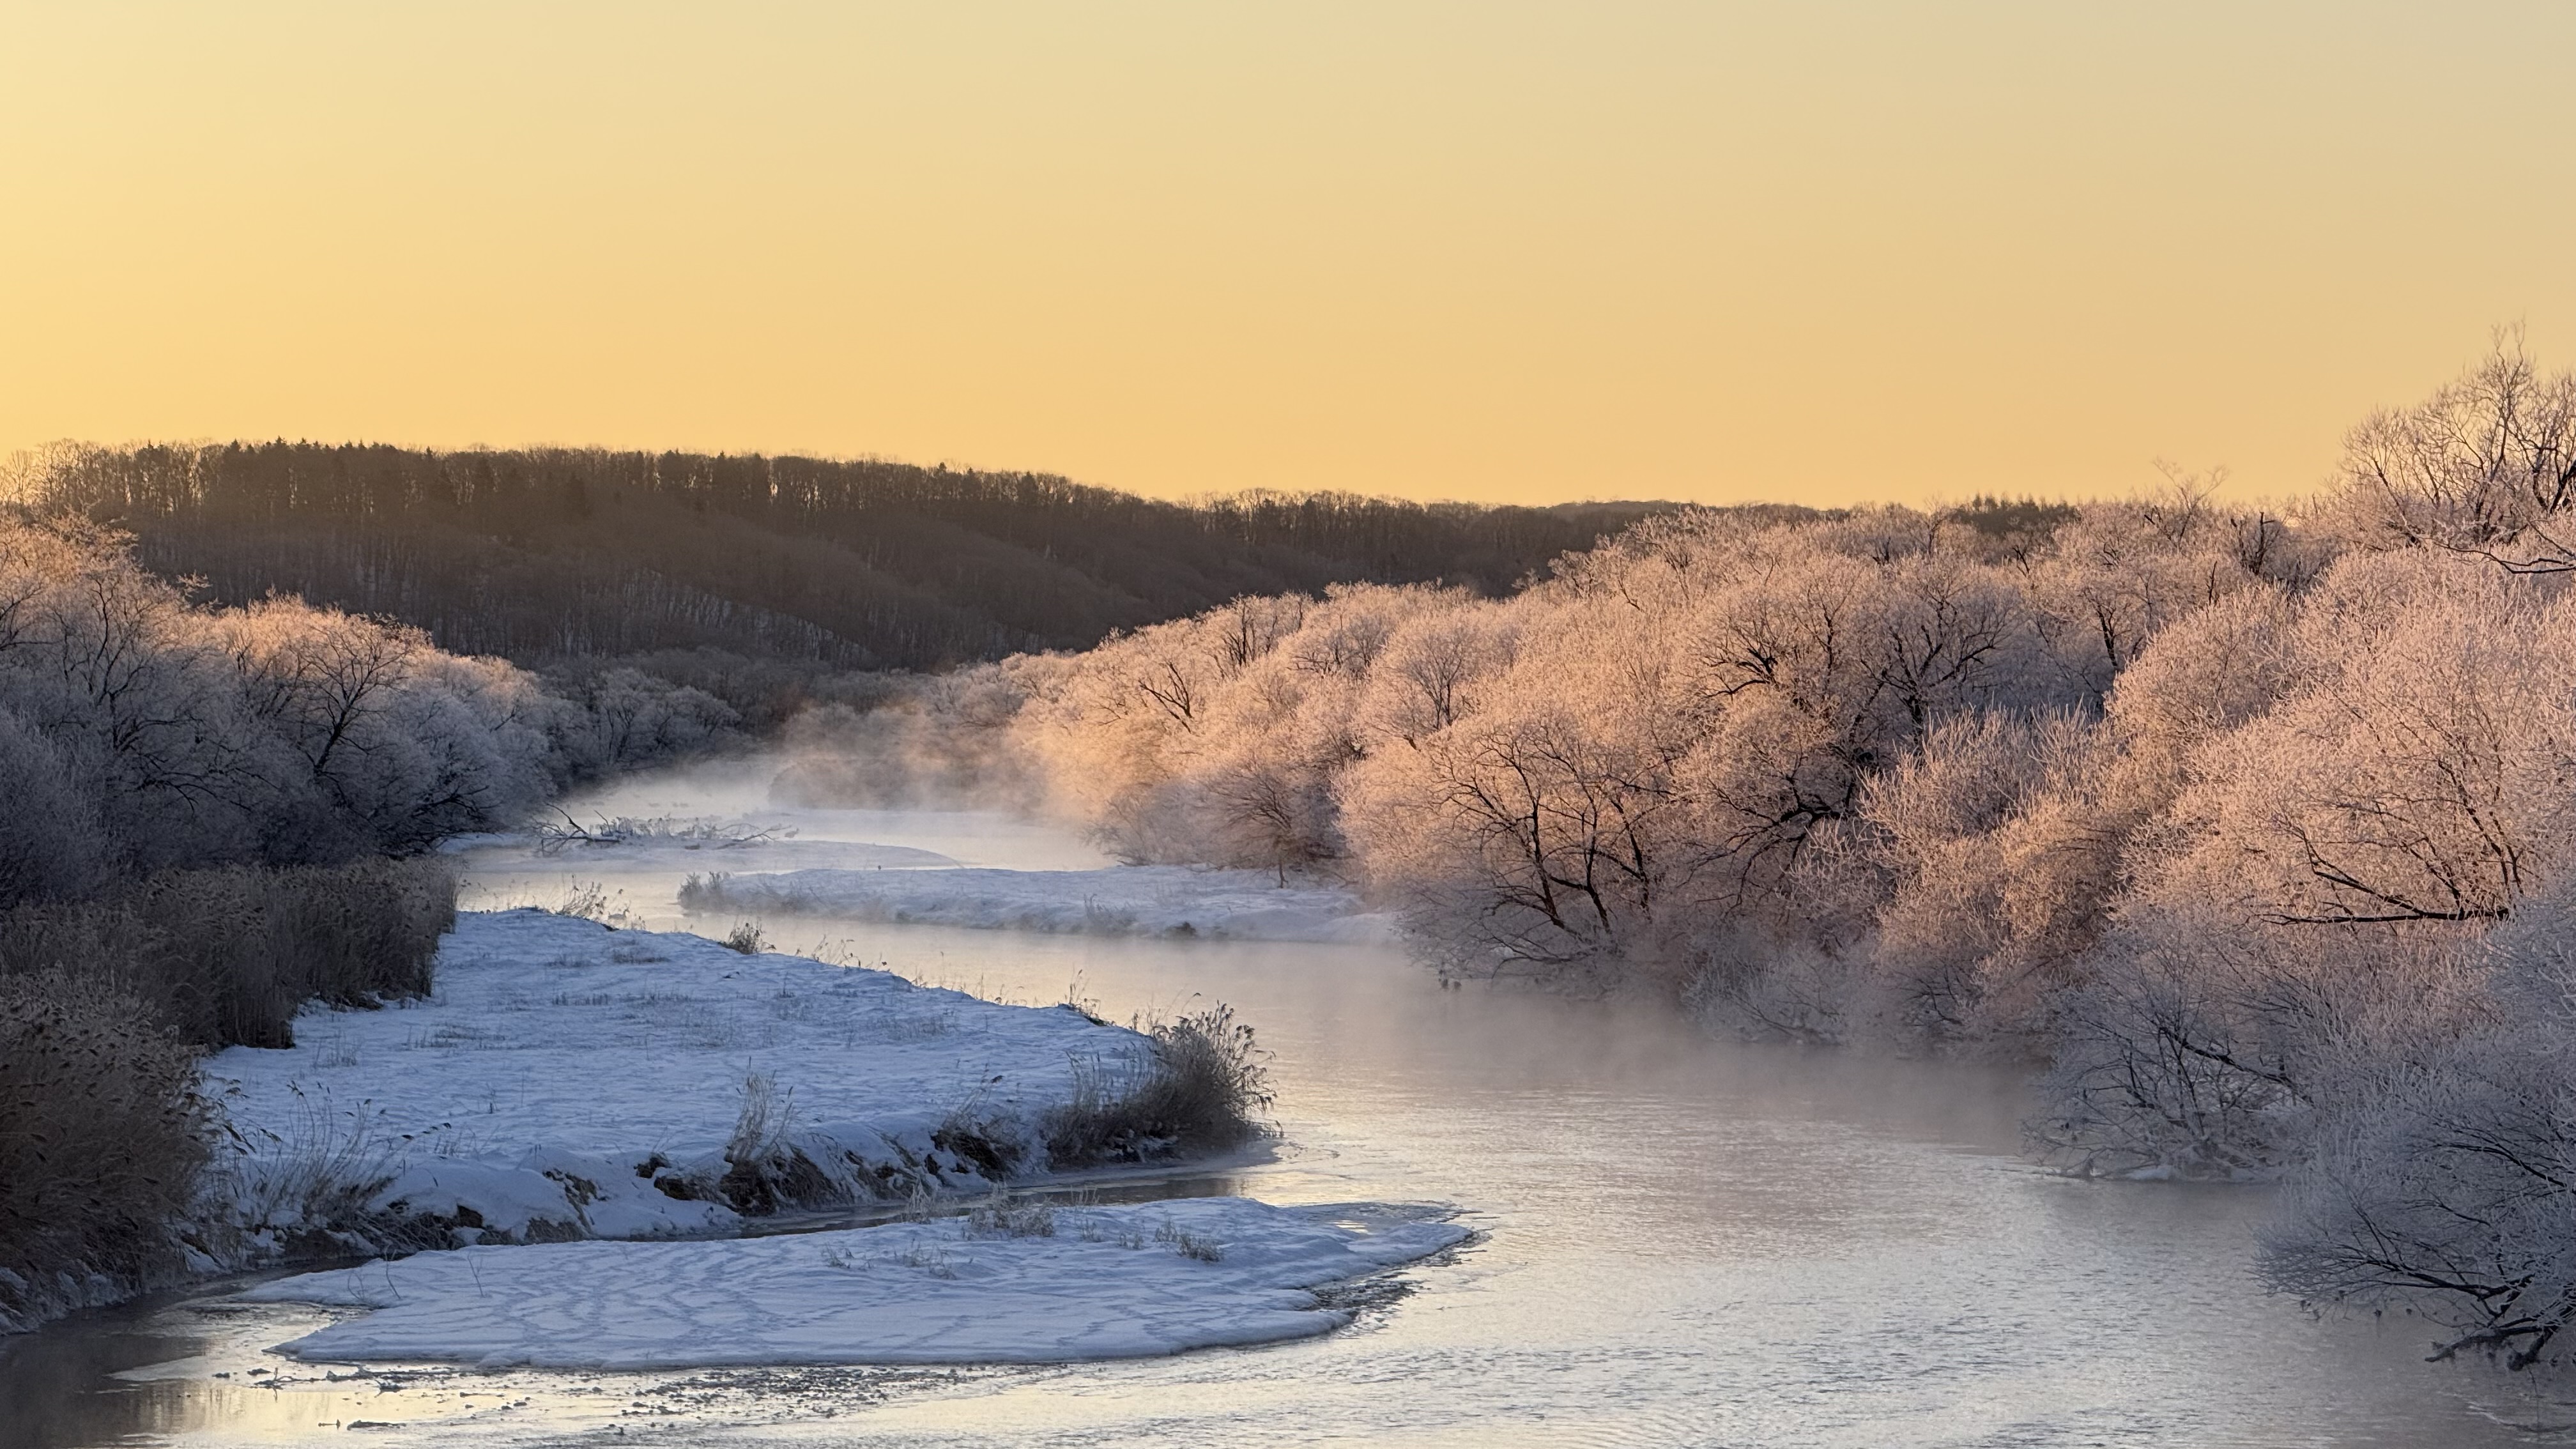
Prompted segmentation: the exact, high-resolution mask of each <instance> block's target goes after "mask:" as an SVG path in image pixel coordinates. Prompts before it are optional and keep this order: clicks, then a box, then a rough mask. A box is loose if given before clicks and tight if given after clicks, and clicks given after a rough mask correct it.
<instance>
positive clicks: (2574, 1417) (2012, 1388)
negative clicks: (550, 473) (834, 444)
mask: <svg viewBox="0 0 2576 1449" xmlns="http://www.w3.org/2000/svg"><path fill="white" fill-rule="evenodd" d="M757 784H758V782H757V780H756V779H751V778H733V779H727V778H722V777H719V778H716V779H714V780H707V779H704V778H701V779H697V780H691V781H686V782H658V783H648V784H646V785H640V786H630V787H628V788H626V789H625V790H622V791H621V792H620V797H621V798H619V799H617V800H615V801H612V802H610V808H612V809H614V810H620V811H634V812H651V811H659V810H676V811H677V812H678V813H686V814H700V813H708V812H710V811H714V810H718V809H739V808H745V807H746V806H749V805H752V804H756V802H757ZM798 823H800V824H801V825H802V826H803V827H804V828H805V830H806V836H805V838H807V839H809V840H810V839H814V838H817V837H834V836H837V837H839V838H846V839H857V840H872V841H878V842H882V843H890V844H912V845H925V846H928V847H930V848H934V849H940V850H944V851H946V852H947V853H949V854H951V855H954V856H958V857H959V858H961V859H965V860H968V861H969V862H970V863H976V864H994V865H1006V866H1040V865H1077V864H1084V863H1087V858H1086V856H1085V853H1084V852H1083V851H1082V850H1081V848H1080V847H1079V846H1078V845H1075V844H1073V843H1070V842H1067V841H1065V840H1063V839H1062V838H1061V837H1056V836H1052V835H1048V834H1046V833H1044V832H1040V831H1034V830H1031V829H1028V828H1025V827H1017V826H1012V825H1009V824H1007V823H1005V822H999V821H995V820H991V819H988V818H982V817H969V816H933V815H904V816H894V815H885V814H872V813H862V812H849V813H846V814H808V815H805V816H804V817H802V818H801V820H800V821H799V822H798ZM613 861H614V856H613V855H596V854H595V855H592V856H589V857H586V858H582V859H578V860H573V861H564V860H560V859H559V860H554V861H545V862H533V863H531V862H528V861H525V860H524V859H519V858H515V857H505V856H493V855H487V856H485V857H482V858H480V859H478V860H477V861H476V862H475V868H476V870H477V876H476V882H477V886H476V888H477V890H478V891H479V892H480V893H481V897H482V899H484V900H487V901H490V900H512V899H545V898H547V893H548V892H549V891H560V889H561V887H562V885H563V883H564V880H565V878H566V877H568V876H579V877H581V878H583V879H587V880H595V881H601V882H603V883H605V884H607V885H609V886H610V887H611V888H612V889H613V890H616V891H622V892H624V895H625V900H626V902H627V903H628V904H629V906H630V907H631V908H633V909H635V910H637V911H638V912H639V914H642V915H645V916H648V917H652V918H653V920H652V923H653V924H656V925H677V924H680V923H681V918H680V917H678V916H677V915H676V913H674V912H673V911H672V909H671V907H670V906H669V905H668V902H669V901H670V898H671V891H672V888H673V886H674V885H675V884H676V881H677V879H678V873H677V872H676V871H674V870H673V869H671V868H670V863H669V862H668V861H664V862H660V863H658V864H656V865H655V866H653V868H650V869H623V868H618V867H616V866H614V865H613ZM800 863H801V862H800ZM693 924H694V925H696V926H698V927H700V928H703V929H706V930H708V931H709V932H710V933H712V934H721V933H722V932H723V931H724V930H725V929H726V928H729V927H730V926H731V925H732V924H733V921H732V920H731V919H727V920H724V921H712V920H709V921H699V922H695V923H693ZM764 924H765V925H766V927H767V929H768V931H769V934H770V936H771V937H772V939H773V940H775V941H778V942H779V943H781V944H782V945H784V946H787V947H790V948H800V947H805V946H812V945H817V944H820V943H826V942H828V943H829V949H830V950H831V951H832V952H833V953H834V954H835V955H836V956H837V957H838V958H840V959H845V960H865V961H867V962H869V963H870V964H874V963H876V962H879V961H883V962H885V963H887V964H889V965H890V966H893V967H895V968H897V969H900V970H903V971H904V972H905V973H906V974H908V975H912V976H913V977H915V978H916V979H920V980H926V981H930V982H932V983H934V984H941V985H959V986H966V987H970V988H974V987H980V988H981V989H982V990H983V992H984V993H985V994H988V995H998V996H1002V997H1005V998H1009V999H1018V1000H1024V1001H1037V1002H1053V1001H1057V1000H1062V999H1064V998H1065V997H1066V995H1067V993H1068V988H1070V989H1071V990H1072V992H1073V993H1074V994H1076V995H1077V996H1080V997H1085V998H1088V999H1091V1000H1093V1001H1096V1002H1097V1003H1098V1006H1099V1009H1100V1010H1102V1011H1103V1012H1104V1014H1109V1015H1113V1016H1122V1017H1123V1016H1125V1015H1127V1014H1130V1013H1133V1012H1137V1011H1146V1010H1161V1011H1165V1012H1170V1011H1172V1010H1175V1009H1187V1008H1188V1007H1190V1006H1191V1005H1192V1004H1193V1003H1195V1002H1199V1001H1205V1000H1211V999H1217V1000H1224V1001H1227V1002H1231V1003H1233V1004H1234V1006H1235V1007H1236V1008H1237V1009H1238V1011H1240V1012H1241V1013H1242V1014H1243V1015H1244V1016H1245V1017H1246V1018H1247V1019H1249V1020H1251V1021H1253V1022H1254V1023H1256V1024H1257V1025H1258V1027H1259V1029H1260V1032H1261V1037H1262V1040H1263V1042H1264V1043H1265V1044H1266V1045H1267V1046H1269V1047H1270V1048H1271V1049H1272V1050H1273V1051H1274V1052H1275V1053H1276V1060H1275V1063H1274V1079H1275V1084H1276V1086H1277V1088H1278V1091H1279V1121H1280V1126H1281V1128H1282V1131H1283V1138H1284V1141H1283V1144H1282V1146H1281V1147H1280V1149H1279V1151H1278V1153H1277V1155H1276V1159H1275V1160H1273V1161H1268V1162H1263V1163H1256V1164H1252V1165H1247V1166H1243V1167H1241V1168H1239V1169H1233V1170H1229V1171H1226V1172H1215V1173H1200V1174H1196V1175H1193V1176H1189V1177H1183V1178H1175V1179H1172V1180H1169V1181H1165V1182H1160V1183H1152V1184H1143V1185H1137V1186H1133V1187H1131V1189H1130V1190H1131V1191H1135V1192H1144V1193H1156V1192H1159V1193H1196V1192H1211V1191H1231V1192H1243V1193H1247V1194H1250V1195H1253V1196H1258V1197H1262V1198H1266V1199H1269V1200H1272V1201H1276V1202H1332V1201H1341V1200H1351V1199H1373V1200H1403V1201H1436V1202H1442V1203H1448V1204H1454V1205H1455V1206H1456V1207H1457V1208H1459V1209H1460V1210H1461V1211H1462V1212H1463V1213H1464V1215H1465V1219H1466V1221H1468V1222H1469V1223H1471V1224H1472V1225H1473V1226H1475V1227H1477V1228H1478V1229H1480V1230H1481V1231H1482V1233H1483V1235H1484V1236H1483V1237H1482V1238H1481V1239H1480V1240H1479V1241H1478V1242H1476V1243H1475V1244H1474V1245H1473V1246H1471V1247H1469V1248H1468V1249H1466V1250H1465V1251H1463V1252H1461V1253H1460V1254H1458V1255H1457V1256H1456V1258H1455V1259H1454V1261H1449V1262H1445V1263H1433V1264H1428V1265H1424V1266H1421V1267H1418V1268H1416V1269H1413V1270H1411V1271H1409V1272H1407V1273H1406V1274H1405V1275H1403V1281H1404V1282H1405V1283H1406V1284H1408V1285H1409V1287H1410V1291H1409V1292H1408V1293H1406V1294H1404V1295H1403V1296H1401V1297H1400V1298H1396V1299H1394V1300H1392V1301H1387V1302H1383V1303H1379V1304H1376V1305H1375V1306H1372V1307H1370V1308H1369V1309H1367V1310H1366V1311H1365V1312H1364V1313H1363V1315H1362V1317H1361V1320H1360V1322H1359V1323H1358V1324H1357V1325H1356V1326H1354V1327H1353V1328H1352V1329H1350V1330H1348V1331H1346V1332H1342V1333H1338V1334H1334V1335H1331V1336H1329V1337H1326V1338H1322V1339H1318V1340H1312V1341H1308V1342H1304V1343H1296V1344H1287V1345H1280V1346H1276V1347H1270V1348H1262V1349H1252V1350H1225V1351H1216V1352H1208V1353H1199V1354H1191V1355H1186V1356H1183V1357H1180V1358H1175V1359H1162V1360H1154V1361H1148V1362H1138V1363H1118V1364H1098V1365H1083V1366H1076V1367H1068V1368H1059V1369H1040V1370H1027V1369H1010V1370H963V1371H959V1372H956V1373H953V1374H952V1373H949V1372H946V1371H937V1372H925V1371H920V1370H903V1371H874V1370H855V1371H815V1370H792V1371H771V1372H761V1371H727V1372H723V1373H706V1374H670V1373H664V1374H649V1375H580V1374H539V1373H501V1374H475V1373H466V1372H455V1371H446V1370H425V1371H364V1372H352V1371H348V1370H340V1371H338V1373H339V1374H340V1377H338V1378H336V1379H335V1378H331V1377H329V1376H328V1371H325V1370H322V1369H320V1368H318V1367H316V1368H307V1367H301V1366H297V1365H294V1364H291V1363H289V1362H288V1361H286V1360H283V1359H280V1358H277V1357H275V1356H273V1355H270V1354H267V1353H265V1352H264V1350H265V1348H266V1347H267V1346H268V1345H270V1344H274V1343H277V1342H280V1341H282V1340H284V1339H287V1338H291V1337H293V1336H295V1335H297V1334H298V1333H301V1332H303V1331H305V1330H306V1328H307V1327H308V1326H309V1325H311V1324H313V1323H316V1322H318V1321H321V1319H322V1317H323V1315H322V1314H321V1312H320V1311H319V1310H311V1309H299V1308H293V1307H279V1306H266V1305H262V1306H258V1307H252V1306H249V1305H235V1304H230V1303H228V1302H226V1301H225V1300H224V1298H223V1297H222V1295H220V1294H214V1293H209V1294H200V1295H196V1296H192V1297H188V1298H183V1299H179V1300H176V1301H166V1302H160V1303H154V1304H146V1305H136V1306H130V1307H128V1308H125V1309H120V1310H116V1311H114V1312H110V1313H101V1314H93V1315H89V1316H87V1317H85V1318H82V1319H79V1320H76V1321H73V1322H71V1323H67V1324H64V1325H61V1326H58V1327H56V1328H54V1329H50V1330H48V1331H46V1332H44V1333H40V1334H35V1335H30V1336H25V1337H22V1338H19V1339H16V1340H10V1341H5V1343H0V1446H46V1449H54V1446H74V1445H102V1444H117V1443H130V1442H172V1443H227V1444H229V1443H276V1442H289V1441H296V1440H304V1439H313V1438H330V1439H334V1440H345V1439H347V1438H348V1437H349V1436H351V1435H353V1434H354V1435H358V1436H362V1437H363V1438H365V1439H366V1440H367V1441H369V1442H388V1443H424V1444H470V1445H504V1444H509V1445H516V1444H545V1443H635V1442H642V1441H660V1442H668V1443H675V1444H677V1443H686V1444H699V1443H725V1444H762V1443H779V1444H788V1443H793V1444H801V1445H838V1444H853V1445H856V1444H867V1445H923V1446H929V1445H958V1446H964V1445H1113V1444H1114V1445H1128V1444H1172V1445H1200V1444H1307V1443H1316V1442H1347V1443H1358V1444H1392V1445H1426V1446H1427V1445H1473V1446H1477V1449H1493V1446H1501V1445H1523V1444H1527V1445H1588V1444H1604V1445H1608V1444H1621V1445H1626V1444H1637V1445H1648V1444H1656V1445H1660V1444H1674V1445H1744V1446H1775V1445H1776V1446H1809V1445H1812V1446H1854V1449H1860V1446H1869V1449H1878V1446H1898V1445H1905V1446H1911V1445H2174V1444H2180V1445H2198V1444H2208V1445H2282V1446H2287V1445H2299V1446H2331V1445H2405V1446H2415V1445H2422V1446H2450V1445H2457V1446H2484V1445H2501V1444H2531V1443H2571V1442H2576V1406H2571V1404H2570V1402H2569V1399H2570V1398H2571V1397H2576V1395H2571V1394H2570V1393H2569V1391H2568V1390H2567V1389H2566V1388H2564V1387H2563V1386H2557V1385H2553V1384H2551V1383H2549V1382H2547V1381H2542V1380H2537V1379H2531V1378H2527V1377H2521V1378H2515V1377H2507V1376H2504V1375H2501V1374H2498V1373H2493V1372H2490V1371H2487V1370H2485V1369H2482V1368H2468V1367H2461V1366H2433V1365H2427V1364H2425V1363H2423V1362H2421V1354H2422V1352H2423V1347H2424V1344H2425V1342H2426V1340H2427V1339H2428V1337H2429V1335H2428V1333H2427V1332H2426V1331H2425V1330H2424V1329H2422V1327H2421V1326H2420V1325H2415V1324H2411V1323H2404V1322H2391V1323H2388V1324H2378V1325H2375V1324H2371V1323H2368V1322H2351V1321H2330V1322H2326V1323H2318V1322H2315V1321H2312V1320H2310V1319H2308V1318H2307V1317H2305V1316H2303V1315H2302V1314H2300V1313H2299V1312H2298V1311H2297V1310H2296V1309H2295V1308H2294V1307H2293V1306H2292V1305H2290V1304H2287V1303H2283V1302H2280V1301H2277V1300H2273V1299H2268V1298H2265V1297H2263V1296H2262V1295H2261V1294H2260V1293H2259V1292H2257V1291H2255V1289H2254V1287H2253V1285H2252V1283H2251V1281H2250V1278H2249V1276H2248V1265H2249V1261H2250V1257H2251V1244H2250V1235H2251V1232H2252V1230H2253V1227H2254V1226H2255V1225H2256V1224H2257V1223H2258V1222H2259V1221H2260V1220H2261V1217H2262V1215H2263V1213H2264V1212H2265V1211H2266V1206H2267V1205H2266V1202H2265V1200H2264V1198H2263V1196H2262V1195H2261V1194H2260V1193H2257V1192H2251V1191H2243V1190H2225V1189H2196V1188H2185V1187H2176V1186H2170V1185H2154V1186H2148V1185H2137V1186H2105V1185H2098V1184H2084V1183H2076V1182H2069V1181H2065V1180H2062V1179H2058V1178H2053V1177H2050V1176H2048V1175H2045V1174H2042V1173H2039V1172H2036V1171H2033V1170H2032V1169H2030V1168H2029V1167H2028V1166H2027V1165H2026V1164H2024V1163H2023V1162H2021V1161H2020V1160H2019V1159H2018V1158H2017V1157H2016V1156H2015V1155H2014V1148H2015V1144H2016V1140H2017V1123H2018V1120H2019V1118H2020V1116H2021V1115H2022V1114H2023V1113H2024V1111H2025V1110H2026V1109H2027V1102H2026V1100H2025V1098H2024V1097H2023V1095H2022V1093H2021V1088H2020V1084H2019V1083H2018V1081H2017V1080H2016V1079H2015V1078H2014V1077H2013V1076H2012V1075H2010V1074H2008V1073H1999V1072H1991V1071H1982V1070H1973V1069H1965V1068H1959V1067H1953V1066H1940V1065H1926V1064H1886V1063H1873V1062H1866V1061H1860V1060H1855V1059H1851V1058H1846V1057H1840V1056H1834V1055H1831V1054H1818V1053H1803V1052H1797V1051H1789V1050H1779V1049H1767V1048H1755V1047H1746V1046H1741V1045H1735V1044H1729V1043H1723V1042H1713V1041H1708V1040H1705V1039H1700V1038H1697V1037H1695V1036H1693V1035H1691V1034H1689V1033H1687V1032H1684V1031H1681V1030H1678V1029H1676V1028H1674V1027H1673V1026H1672V1025H1671V1024H1670V1023H1669V1022H1666V1021H1662V1020H1659V1019H1656V1018H1654V1017H1652V1016H1651V1015H1644V1014H1637V1013H1631V1012H1625V1011H1621V1010H1619V1009H1616V1008H1611V1007H1606V1006H1599V1005H1590V1004H1581V1003H1568V1002H1562V1001H1553V1000H1543V999H1533V998H1531V997H1528V996H1524V995H1517V994H1513V993H1509V992H1494V991H1486V990H1481V989H1471V990H1467V991H1443V990H1440V989H1438V987H1437V986H1436V984H1435V983H1434V982H1433V981H1432V980H1431V979H1430V978H1429V977H1428V976H1427V975H1426V974H1424V973H1422V972H1419V971H1416V970H1414V969H1412V968H1409V967H1408V966H1407V965H1406V964H1405V963H1404V962H1403V961H1402V960H1401V959H1399V958H1398V957H1397V956H1395V955H1394V954H1392V953H1390V952H1386V951H1378V950H1366V949H1354V948H1345V947H1320V946H1258V945H1240V944H1223V943H1214V942H1165V941H1122V940H1102V939H1087V938H1046V937H1028V936H1017V935H1006V934H1001V933H982V932H964V931H946V930H931V929H922V928H905V927H885V926H868V925H863V924H858V923H835V922H829V921H818V920H810V919H796V918H778V919H772V920H770V921H768V922H766V923H764Z"/></svg>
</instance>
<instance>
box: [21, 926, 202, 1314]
mask: <svg viewBox="0 0 2576 1449" xmlns="http://www.w3.org/2000/svg"><path fill="white" fill-rule="evenodd" d="M196 1060H197V1052H196V1051H195V1049H194V1048H192V1047H191V1046H190V1045H189V1044H188V1043H187V1042H185V1041H182V1040H181V1039H180V1038H179V1036H178V1035H177V1034H176V1033H175V1032H173V1031H171V1030H170V1029H168V1028H167V1027H166V1026H163V1025H160V1024H159V1023H158V1022H157V1021H156V1020H155V1018H154V1013H153V1008H152V1005H151V1003H149V1002H147V1001H145V1000H143V999H140V998H138V997H137V996H135V995H134V994H132V993H131V992H130V991H128V990H125V989H123V988H121V987H119V986H118V985H116V984H113V983H111V982H108V981H105V980H101V979H97V978H88V979H84V978H82V977H78V976H74V975H72V974H70V973H68V972H65V971H61V970H46V971H35V972H23V973H18V974H13V975H6V976H0V1332H8V1331H11V1330H13V1329H22V1328H27V1327H32V1326H33V1325H34V1324H35V1323H36V1322H37V1321H40V1320H41V1319H43V1318H46V1317H50V1316H52V1315H53V1314H54V1313H58V1312H61V1311H63V1310H66V1309H69V1308H73V1307H77V1306H80V1305H81V1304H83V1303H86V1302H94V1301H100V1300H102V1299H104V1298H106V1297H109V1296H112V1295H114V1294H116V1293H119V1292H125V1291H132V1290H133V1289H134V1288H135V1287H138V1286H140V1285H142V1284H144V1283H147V1282H149V1281H151V1280H152V1279H154V1278H155V1277H158V1276H161V1275H162V1274H164V1273H166V1272H168V1271H169V1270H170V1269H171V1268H173V1267H175V1266H176V1264H177V1262H178V1260H179V1247H178V1244H177V1242H176V1240H175V1239H174V1238H173V1237H172V1234H171V1231H170V1223H171V1222H172V1220H173V1219H174V1218H176V1216H177V1215H178V1214H179V1212H180V1211H181V1210H182V1209H183V1208H185V1207H186V1205H187V1202H188V1199H189V1195H190V1193H191V1191H192V1189H193V1186H194V1183H195V1180H196V1174H197V1171H198V1169H199V1168H200V1167H201V1166H203V1164H204V1163H205V1160H206V1155H207V1147H206V1128H207V1121H206V1108H205V1105H204V1103H203V1102H202V1101H201V1100H200V1099H199V1097H198V1096H197V1094H196V1078H197V1069H196Z"/></svg>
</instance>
